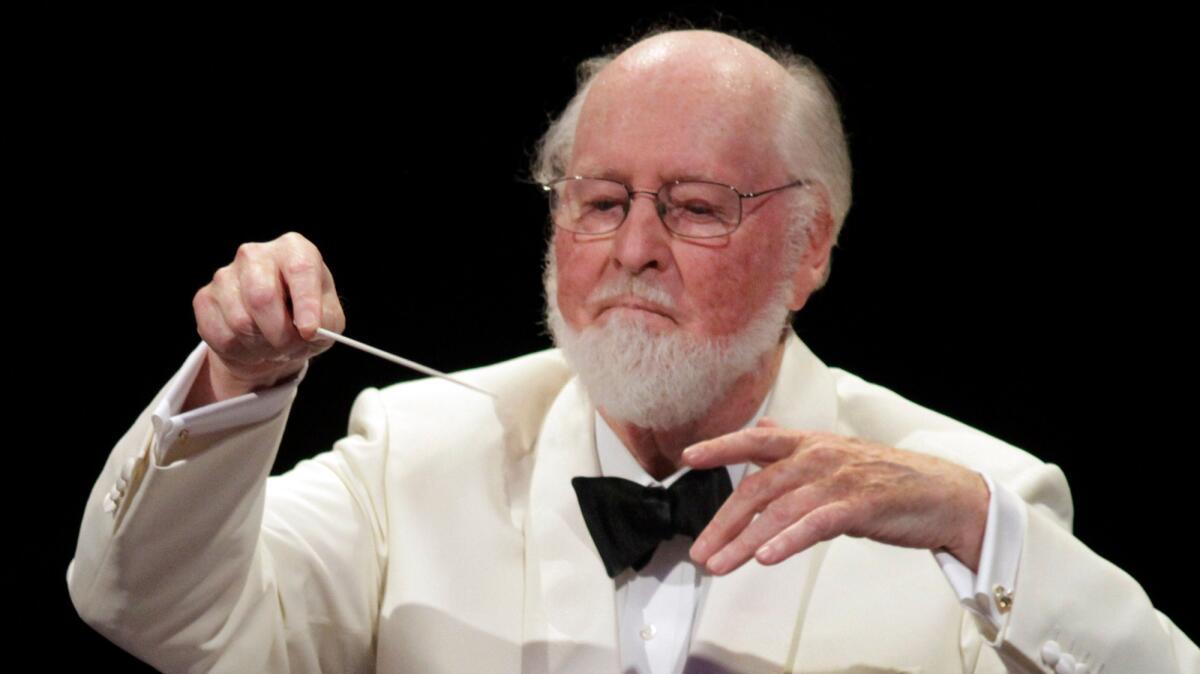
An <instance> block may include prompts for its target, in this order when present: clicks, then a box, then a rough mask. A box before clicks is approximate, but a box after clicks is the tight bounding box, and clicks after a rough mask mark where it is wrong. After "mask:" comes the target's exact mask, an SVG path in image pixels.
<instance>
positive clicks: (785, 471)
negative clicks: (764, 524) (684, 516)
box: [689, 461, 804, 564]
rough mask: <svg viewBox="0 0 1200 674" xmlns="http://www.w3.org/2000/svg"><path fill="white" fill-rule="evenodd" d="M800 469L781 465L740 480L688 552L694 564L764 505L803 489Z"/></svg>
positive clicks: (785, 463) (795, 464)
mask: <svg viewBox="0 0 1200 674" xmlns="http://www.w3.org/2000/svg"><path fill="white" fill-rule="evenodd" d="M802 471H803V466H801V465H800V464H799V463H798V462H792V461H781V462H779V463H775V464H772V465H771V466H768V467H767V468H765V469H763V470H760V471H758V472H757V473H752V474H750V475H747V476H746V477H744V478H742V481H741V483H739V484H738V488H737V489H736V490H734V492H733V494H732V495H730V497H729V498H728V499H726V501H725V503H723V504H722V505H721V507H720V509H718V510H717V514H716V515H714V516H713V518H712V521H710V522H709V523H708V526H707V527H705V528H704V531H702V532H700V535H699V536H698V537H697V538H696V542H695V543H693V544H692V548H691V550H690V551H689V552H690V554H691V557H692V559H693V560H695V561H696V563H697V564H706V563H708V561H709V558H710V557H711V556H712V555H713V554H714V553H716V552H718V551H719V550H721V549H722V548H724V547H725V546H726V545H727V544H728V543H729V541H731V540H733V538H734V537H735V536H737V535H738V534H739V533H740V532H741V531H742V530H743V529H745V528H746V526H747V525H749V524H750V521H751V520H752V519H753V518H754V516H755V515H756V514H757V513H760V512H762V511H763V510H765V509H766V507H767V506H768V504H770V503H771V502H772V501H774V500H775V499H776V498H778V497H779V496H781V495H782V494H784V493H785V492H787V491H789V490H792V489H796V488H798V487H801V486H803V484H804V481H803V473H802Z"/></svg>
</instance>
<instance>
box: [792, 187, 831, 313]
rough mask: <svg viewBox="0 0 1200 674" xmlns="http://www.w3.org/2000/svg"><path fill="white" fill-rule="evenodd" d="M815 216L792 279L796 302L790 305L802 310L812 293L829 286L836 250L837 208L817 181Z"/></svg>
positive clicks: (793, 298)
mask: <svg viewBox="0 0 1200 674" xmlns="http://www.w3.org/2000/svg"><path fill="white" fill-rule="evenodd" d="M810 198H811V199H812V202H813V204H812V215H811V216H810V217H809V225H808V241H807V242H806V245H805V248H804V254H803V255H802V256H801V258H800V266H799V267H798V268H797V269H796V274H795V277H794V278H793V280H792V283H793V285H792V302H791V304H789V305H788V308H789V309H791V310H792V311H799V310H800V309H802V308H803V307H804V304H805V303H806V302H808V297H809V295H812V294H813V293H814V292H816V291H817V290H818V289H819V288H820V287H821V286H823V285H825V278H826V276H827V273H828V270H829V258H830V255H832V251H833V229H834V223H833V209H832V208H830V205H829V192H827V191H826V190H825V186H824V185H822V184H820V183H816V184H814V185H812V187H811V188H810Z"/></svg>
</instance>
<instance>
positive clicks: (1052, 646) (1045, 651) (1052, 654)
mask: <svg viewBox="0 0 1200 674" xmlns="http://www.w3.org/2000/svg"><path fill="white" fill-rule="evenodd" d="M1061 655H1062V649H1061V648H1059V646H1058V642H1057V641H1047V642H1046V643H1044V644H1042V662H1044V663H1046V666H1047V667H1053V666H1054V665H1057V664H1058V658H1059V657H1060V656H1061Z"/></svg>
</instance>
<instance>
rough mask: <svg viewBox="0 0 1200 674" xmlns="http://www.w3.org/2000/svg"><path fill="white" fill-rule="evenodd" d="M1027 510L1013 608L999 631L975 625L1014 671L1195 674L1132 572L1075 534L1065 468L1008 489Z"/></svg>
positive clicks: (1191, 650)
mask: <svg viewBox="0 0 1200 674" xmlns="http://www.w3.org/2000/svg"><path fill="white" fill-rule="evenodd" d="M1009 486H1010V487H1011V488H1013V489H1014V490H1015V491H1016V492H1017V493H1018V494H1020V495H1021V497H1022V499H1023V502H1024V504H1025V508H1024V514H1025V517H1026V527H1025V537H1024V541H1023V544H1022V549H1021V558H1020V562H1019V565H1018V567H1017V575H1016V581H1015V583H1014V587H1012V588H1003V589H1004V590H1008V595H1009V597H1010V599H1011V604H1010V605H1009V606H1008V608H1007V609H1005V610H1003V612H1002V615H1003V616H1004V619H1003V622H1002V624H1001V625H999V627H998V629H995V628H992V627H991V626H990V625H988V624H987V623H986V621H982V620H976V625H977V627H978V629H979V630H980V632H981V633H982V636H983V637H984V639H985V640H987V642H988V643H989V644H990V645H991V646H992V647H993V648H994V649H995V655H996V656H998V658H999V660H1000V661H1002V662H1003V665H1004V667H1005V668H1006V669H1007V670H1008V671H1010V672H1046V673H1053V672H1085V671H1086V672H1093V673H1094V672H1109V673H1111V674H1117V673H1119V672H1138V673H1139V674H1142V673H1145V674H1151V673H1158V672H1162V673H1167V672H1180V673H1196V672H1200V651H1198V650H1197V648H1196V645H1195V644H1194V643H1193V642H1192V641H1191V640H1190V639H1189V638H1188V636H1187V635H1186V634H1184V633H1183V632H1182V631H1180V630H1179V629H1178V628H1177V627H1175V625H1174V623H1172V622H1171V620H1170V619H1169V618H1167V617H1166V616H1165V615H1163V614H1162V613H1160V612H1158V611H1157V610H1156V609H1155V608H1154V607H1153V606H1152V605H1151V603H1150V599H1149V597H1148V596H1147V595H1146V592H1145V591H1144V590H1143V589H1142V587H1141V585H1139V584H1138V583H1137V581H1135V580H1134V579H1133V578H1132V577H1131V576H1130V575H1129V574H1127V573H1125V572H1124V571H1122V570H1121V569H1120V568H1118V567H1117V566H1115V565H1113V564H1112V563H1111V562H1109V561H1108V560H1106V559H1104V558H1103V557H1101V556H1099V555H1097V554H1096V553H1095V552H1092V551H1091V550H1090V549H1089V548H1088V547H1087V546H1086V545H1084V544H1083V543H1082V542H1081V541H1080V540H1079V539H1077V538H1076V537H1075V536H1074V535H1072V533H1071V513H1072V507H1071V497H1070V491H1069V490H1068V487H1067V481H1066V477H1065V476H1064V475H1063V473H1062V470H1060V469H1059V468H1058V467H1057V466H1054V465H1052V464H1041V465H1039V466H1038V467H1036V468H1035V469H1032V470H1029V471H1025V472H1024V473H1022V474H1021V475H1019V476H1018V477H1017V479H1015V480H1014V481H1013V482H1012V483H1011V484H1010V485H1009Z"/></svg>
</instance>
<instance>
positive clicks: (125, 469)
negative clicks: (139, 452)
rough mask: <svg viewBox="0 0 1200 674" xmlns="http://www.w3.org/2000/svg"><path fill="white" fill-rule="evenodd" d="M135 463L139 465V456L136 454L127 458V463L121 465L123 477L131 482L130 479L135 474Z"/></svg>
mask: <svg viewBox="0 0 1200 674" xmlns="http://www.w3.org/2000/svg"><path fill="white" fill-rule="evenodd" d="M135 465H137V457H136V456H131V457H129V458H128V459H125V463H124V464H122V465H121V479H122V480H125V481H126V482H129V479H130V478H131V477H132V476H133V467H134V466H135Z"/></svg>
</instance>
